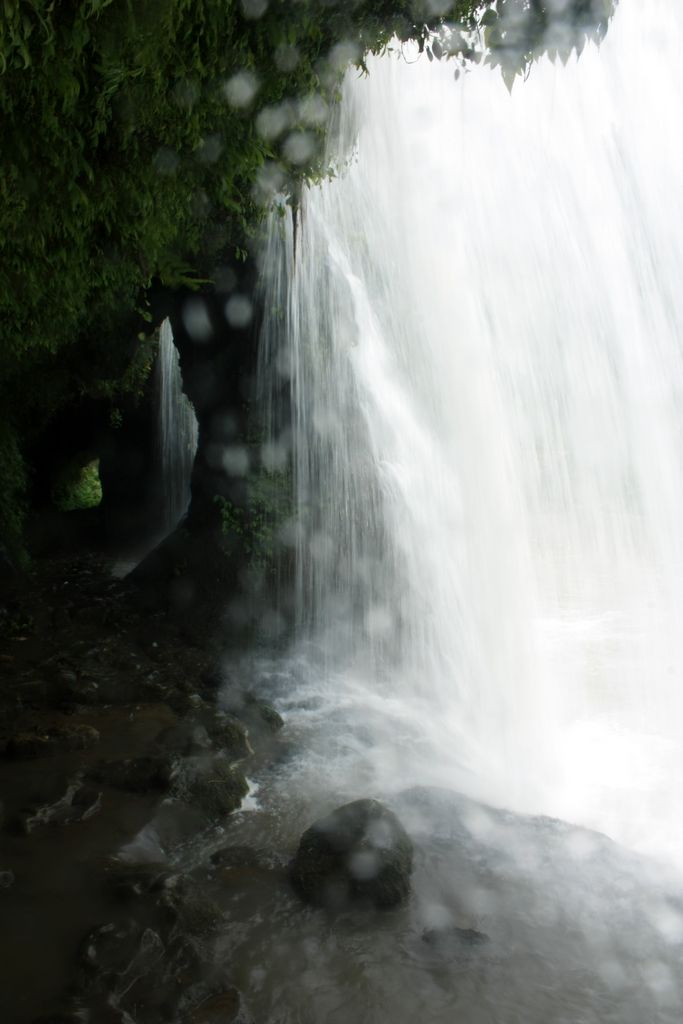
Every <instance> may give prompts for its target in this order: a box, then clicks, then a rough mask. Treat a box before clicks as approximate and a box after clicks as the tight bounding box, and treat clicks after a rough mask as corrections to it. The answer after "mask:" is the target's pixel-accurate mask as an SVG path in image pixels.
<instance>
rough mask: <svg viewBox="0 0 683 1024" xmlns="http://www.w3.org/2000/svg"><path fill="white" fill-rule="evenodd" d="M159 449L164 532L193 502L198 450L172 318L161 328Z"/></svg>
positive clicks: (164, 322)
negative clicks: (192, 486) (193, 483)
mask: <svg viewBox="0 0 683 1024" xmlns="http://www.w3.org/2000/svg"><path fill="white" fill-rule="evenodd" d="M157 375H158V378H157V379H158V388H159V392H158V394H159V451H160V477H161V492H162V497H163V519H162V526H163V532H164V535H165V534H168V533H170V532H171V530H173V529H174V528H175V527H176V526H177V525H178V523H179V521H180V520H181V519H182V517H183V516H184V515H185V513H186V512H187V508H188V505H189V504H190V479H191V477H192V465H193V463H194V457H195V452H196V451H197V418H196V416H195V414H194V409H193V408H192V405H191V404H190V402H189V400H188V398H187V397H186V395H185V394H184V392H183V382H182V376H181V373H180V361H179V358H178V350H177V349H176V347H175V344H174V341H173V331H172V330H171V323H170V321H169V320H164V321H163V323H162V325H161V327H160V329H159V355H158V359H157Z"/></svg>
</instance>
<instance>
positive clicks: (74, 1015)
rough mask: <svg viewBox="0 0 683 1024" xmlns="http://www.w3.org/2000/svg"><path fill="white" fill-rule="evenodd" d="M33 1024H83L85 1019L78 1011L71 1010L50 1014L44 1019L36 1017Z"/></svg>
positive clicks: (43, 1017)
mask: <svg viewBox="0 0 683 1024" xmlns="http://www.w3.org/2000/svg"><path fill="white" fill-rule="evenodd" d="M32 1024H83V1017H82V1015H81V1014H80V1013H78V1011H76V1010H74V1011H73V1012H70V1011H69V1010H67V1011H65V1012H64V1013H59V1012H58V1013H48V1014H46V1015H44V1016H42V1017H36V1018H34V1020H33V1021H32Z"/></svg>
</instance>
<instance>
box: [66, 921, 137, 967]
mask: <svg viewBox="0 0 683 1024" xmlns="http://www.w3.org/2000/svg"><path fill="white" fill-rule="evenodd" d="M140 934H141V929H140V926H139V925H136V924H134V923H132V922H131V923H128V924H118V925H117V924H114V923H113V922H109V923H108V924H103V925H100V926H99V927H97V928H93V930H92V931H91V932H89V933H88V935H87V936H86V938H85V939H84V941H83V944H82V947H81V955H80V959H81V963H82V964H83V966H84V967H85V968H87V969H88V970H89V971H92V972H95V973H96V974H97V975H102V974H105V975H109V974H112V973H114V974H120V973H121V972H122V971H124V970H125V969H126V967H127V965H128V964H129V963H130V961H131V960H132V959H133V957H134V956H135V954H136V952H137V949H138V944H139V939H140Z"/></svg>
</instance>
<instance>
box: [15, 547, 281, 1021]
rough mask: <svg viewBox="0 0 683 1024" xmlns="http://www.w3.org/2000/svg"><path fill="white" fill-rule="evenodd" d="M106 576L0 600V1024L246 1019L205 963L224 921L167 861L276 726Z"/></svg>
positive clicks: (243, 787)
mask: <svg viewBox="0 0 683 1024" xmlns="http://www.w3.org/2000/svg"><path fill="white" fill-rule="evenodd" d="M110 569H111V567H110V565H109V564H108V562H107V560H106V559H103V558H100V557H95V556H87V557H78V558H61V559H53V560H49V561H45V562H43V563H41V564H39V565H37V566H36V567H35V568H34V569H33V570H32V572H31V573H30V574H28V575H27V576H25V577H22V578H15V579H14V580H13V581H11V583H10V584H9V585H6V586H5V588H4V591H3V593H2V595H1V596H0V675H1V678H2V685H1V687H0V817H1V826H0V827H1V831H0V840H1V842H0V906H2V915H1V916H2V921H3V927H2V935H1V936H0V944H1V946H0V948H1V950H2V955H1V956H0V964H1V965H2V968H1V973H2V974H3V975H5V977H4V978H3V980H2V991H3V1003H4V1012H3V1017H2V1019H3V1021H4V1024H33V1022H34V1021H41V1022H42V1024H48V1022H52V1024H63V1022H71V1021H77V1020H78V1021H83V1020H90V1021H93V1022H94V1021H96V1022H97V1024H100V1022H101V1024H107V1022H109V1021H113V1022H126V1024H131V1022H133V1021H135V1022H136V1024H144V1022H146V1021H150V1022H155V1021H162V1020H169V1021H170V1020H178V1021H187V1022H188V1024H211V1022H214V1021H221V1022H228V1021H233V1020H235V1021H236V1020H246V1019H247V1018H246V1017H245V1016H244V1014H243V1011H242V1009H241V1008H240V995H239V992H237V991H236V990H235V989H234V988H232V987H231V985H230V984H229V977H228V976H227V975H226V974H222V973H220V972H219V973H218V974H216V973H215V972H214V975H213V976H212V975H211V972H207V969H206V958H205V957H204V956H203V954H202V943H205V942H206V941H208V939H207V937H208V936H210V934H211V931H212V928H213V927H214V925H215V918H216V915H217V913H218V911H217V910H216V908H215V906H213V905H212V904H210V903H209V902H207V900H206V899H205V898H203V897H202V895H201V891H200V887H198V886H197V884H196V879H194V878H193V877H192V875H191V873H190V872H184V871H183V870H182V868H179V866H178V864H175V865H174V863H173V857H172V856H169V851H172V850H173V848H174V845H175V846H177V845H178V844H180V843H181V842H182V841H184V840H186V839H187V838H188V837H191V836H193V835H196V834H199V833H201V832H202V831H203V830H207V829H212V828H214V829H215V828H216V827H218V828H220V822H221V821H222V820H224V819H225V816H226V815H228V814H230V813H231V812H232V811H234V810H235V809H236V808H237V807H239V806H240V803H241V801H242V799H243V798H244V797H245V795H246V793H247V791H248V784H247V781H246V778H245V774H244V773H245V771H247V770H251V768H250V766H253V765H254V764H255V763H256V762H257V761H258V759H259V758H261V759H263V758H267V757H268V756H269V751H272V748H273V745H274V744H277V742H278V740H277V733H278V731H279V729H280V727H281V725H282V721H281V719H280V717H279V715H278V714H277V712H276V711H275V710H274V709H273V708H271V707H270V706H268V705H266V704H263V703H261V702H260V701H259V700H258V695H257V694H253V693H251V692H249V687H248V685H243V683H242V681H236V682H233V684H232V687H230V685H228V686H227V688H226V682H225V679H224V678H223V676H222V671H221V657H220V656H221V652H220V650H219V649H218V648H217V647H216V645H215V644H214V643H212V641H211V637H210V636H208V635H201V630H198V629H197V626H196V623H194V624H193V627H192V629H190V628H189V627H184V626H183V624H182V623H179V622H177V621H175V622H174V621H172V620H170V619H169V618H168V617H167V616H166V615H165V614H164V613H163V612H161V611H158V610H149V609H147V608H145V607H144V606H142V605H141V604H140V603H139V601H138V596H137V594H136V592H135V590H134V589H133V588H132V587H131V586H130V585H128V584H126V583H125V581H120V580H116V579H114V578H113V577H112V575H111V571H110ZM219 690H220V691H221V693H222V698H221V704H222V709H219V707H218V705H217V702H216V701H217V695H218V692H219ZM226 708H228V709H229V710H225V709H226ZM255 751H256V752H255ZM150 821H154V822H155V828H154V831H153V836H154V839H153V841H152V840H149V842H148V846H147V848H146V849H143V850H142V851H141V850H140V848H139V844H140V841H139V840H138V849H137V852H136V855H135V857H132V858H129V860H126V858H125V857H123V858H121V857H120V856H117V854H118V853H120V851H121V850H122V849H124V848H125V847H126V844H129V843H130V842H131V840H133V837H135V836H138V837H139V836H140V834H141V832H142V834H143V836H144V834H145V833H144V829H145V826H146V825H148V823H149V822H150ZM143 845H144V844H143ZM222 856H223V859H225V857H227V858H228V860H230V858H232V860H233V861H234V860H235V857H237V861H236V862H235V864H232V861H231V864H230V865H229V866H231V867H233V868H235V867H239V866H240V864H241V863H242V861H243V862H244V863H245V864H249V863H250V861H251V859H253V858H252V854H251V852H250V851H242V852H240V851H237V853H235V851H230V853H229V854H223V855H222ZM218 859H219V860H220V856H219V857H218ZM238 862H239V863H238ZM79 1010H80V1011H81V1012H82V1011H85V1012H86V1015H85V1016H83V1015H80V1016H78V1015H77V1013H78V1011H79Z"/></svg>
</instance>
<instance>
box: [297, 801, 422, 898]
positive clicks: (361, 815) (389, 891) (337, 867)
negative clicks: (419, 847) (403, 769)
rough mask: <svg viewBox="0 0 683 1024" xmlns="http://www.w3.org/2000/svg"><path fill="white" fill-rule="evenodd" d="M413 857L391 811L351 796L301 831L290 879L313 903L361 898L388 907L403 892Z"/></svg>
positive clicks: (404, 895) (377, 803) (409, 845)
mask: <svg viewBox="0 0 683 1024" xmlns="http://www.w3.org/2000/svg"><path fill="white" fill-rule="evenodd" d="M412 862H413V844H412V842H411V840H410V837H409V836H408V834H407V832H406V830H405V829H404V828H403V825H402V824H401V822H400V821H399V820H398V818H397V817H396V815H395V814H394V813H393V811H390V810H389V809H388V808H387V807H384V805H383V804H381V803H379V801H377V800H355V801H354V802H353V803H350V804H345V805H344V806H343V807H339V808H337V810H335V811H333V812H332V813H331V814H329V815H328V816H327V817H326V818H321V819H320V820H319V821H316V822H315V823H314V824H313V825H311V827H310V828H309V829H307V831H306V832H304V834H303V836H302V837H301V841H300V843H299V849H298V852H297V855H296V858H295V860H294V863H293V865H292V881H293V883H294V886H295V888H296V889H297V891H298V892H299V894H300V895H301V896H302V898H303V899H305V900H306V901H307V902H309V903H313V904H316V905H318V906H324V907H328V908H330V909H334V910H339V909H343V908H344V907H345V906H347V905H348V904H349V903H350V902H351V901H357V900H360V901H362V902H365V903H372V904H374V905H375V906H377V907H393V906H396V905H398V904H400V903H402V902H403V901H404V900H405V899H406V898H407V897H408V894H409V892H410V873H411V870H412Z"/></svg>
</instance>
